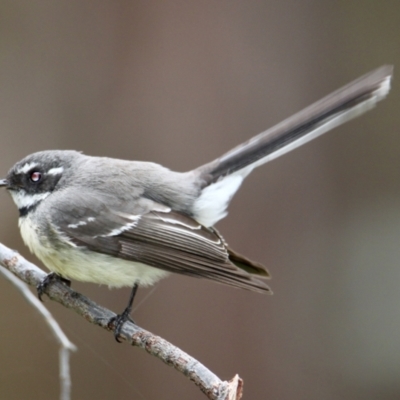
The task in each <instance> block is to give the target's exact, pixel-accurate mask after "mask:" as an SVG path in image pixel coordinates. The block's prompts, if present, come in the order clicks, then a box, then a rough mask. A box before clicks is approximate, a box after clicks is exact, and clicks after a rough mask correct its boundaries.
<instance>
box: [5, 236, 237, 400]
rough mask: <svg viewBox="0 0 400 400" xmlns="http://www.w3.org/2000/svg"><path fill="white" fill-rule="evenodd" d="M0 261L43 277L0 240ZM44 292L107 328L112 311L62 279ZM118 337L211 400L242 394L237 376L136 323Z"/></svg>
mask: <svg viewBox="0 0 400 400" xmlns="http://www.w3.org/2000/svg"><path fill="white" fill-rule="evenodd" d="M0 264H1V265H2V266H4V267H5V268H7V269H8V270H9V271H11V272H12V273H13V274H14V275H16V276H17V277H18V278H20V279H21V280H23V281H24V282H25V283H27V284H29V285H32V286H35V287H36V286H37V285H38V284H39V283H40V282H41V281H42V280H43V279H44V277H45V276H46V274H45V272H44V271H42V270H41V269H40V268H38V267H37V266H36V265H34V264H32V263H30V262H29V261H27V260H26V259H25V258H23V257H22V256H21V255H20V254H18V253H17V252H16V251H13V250H11V249H9V248H8V247H6V246H4V245H3V244H1V243H0ZM45 292H46V294H47V295H48V296H49V298H50V299H51V300H54V301H57V302H58V303H60V304H62V305H63V306H64V307H67V308H70V309H72V310H74V311H75V312H77V313H78V314H79V315H81V316H82V317H84V318H85V319H86V320H87V321H89V322H91V323H92V324H95V325H98V326H100V327H102V328H103V329H106V330H108V331H110V330H111V329H110V327H109V326H108V321H109V320H110V318H111V317H113V316H115V314H114V313H113V312H112V311H110V310H108V309H106V308H104V307H101V306H99V305H98V304H96V303H95V302H93V301H92V300H90V299H89V298H87V297H85V296H83V295H82V294H80V293H78V292H75V291H74V290H72V289H71V288H69V287H67V286H66V285H64V284H63V283H61V282H54V283H52V284H50V285H49V286H48V287H47V288H46V290H45ZM120 338H121V339H123V340H125V341H127V342H128V343H130V344H131V345H132V346H137V347H140V348H142V349H144V350H146V351H147V352H148V353H150V354H152V355H153V356H156V357H158V358H159V359H160V360H162V361H164V362H165V363H166V364H168V365H170V366H172V367H174V368H175V369H176V370H177V371H179V372H181V373H183V374H184V375H185V376H186V377H187V378H189V379H190V380H191V381H192V382H194V384H195V385H197V386H198V387H199V388H200V390H201V391H202V392H203V393H204V394H205V395H206V396H207V397H208V398H209V399H212V400H239V399H240V398H241V397H242V390H243V381H242V379H241V378H239V376H238V375H236V376H234V377H233V378H232V379H231V380H230V381H221V380H220V379H219V378H218V377H217V376H216V375H215V374H213V373H212V372H211V371H210V370H209V369H207V368H206V367H205V366H204V365H202V364H201V363H200V362H199V361H197V360H196V359H194V358H193V357H191V356H190V355H189V354H187V353H185V352H184V351H182V350H180V349H179V348H177V347H176V346H174V345H172V344H171V343H169V342H167V341H166V340H164V339H163V338H161V337H159V336H156V335H153V334H152V333H151V332H148V331H146V330H144V329H142V328H140V327H139V326H137V325H135V324H133V323H131V322H126V323H125V324H124V326H123V328H122V331H121V337H120Z"/></svg>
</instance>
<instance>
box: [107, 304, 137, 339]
mask: <svg viewBox="0 0 400 400" xmlns="http://www.w3.org/2000/svg"><path fill="white" fill-rule="evenodd" d="M130 313H131V308H130V307H127V308H125V310H124V311H123V312H122V313H121V314H118V315H116V316H115V317H112V318H110V320H109V321H108V324H107V326H108V327H109V328H110V329H114V338H115V340H116V341H117V342H118V343H121V340H120V339H119V337H120V335H121V330H122V327H123V325H124V323H125V322H126V321H129V322H132V323H133V324H135V321H134V320H133V319H132V318H131V317H130V315H129V314H130Z"/></svg>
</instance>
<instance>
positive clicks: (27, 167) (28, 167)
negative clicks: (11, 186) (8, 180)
mask: <svg viewBox="0 0 400 400" xmlns="http://www.w3.org/2000/svg"><path fill="white" fill-rule="evenodd" d="M37 165H38V164H37V163H35V162H31V163H25V164H24V165H23V166H22V167H21V168H18V169H17V174H26V173H27V172H29V171H30V170H31V169H32V168H34V167H37Z"/></svg>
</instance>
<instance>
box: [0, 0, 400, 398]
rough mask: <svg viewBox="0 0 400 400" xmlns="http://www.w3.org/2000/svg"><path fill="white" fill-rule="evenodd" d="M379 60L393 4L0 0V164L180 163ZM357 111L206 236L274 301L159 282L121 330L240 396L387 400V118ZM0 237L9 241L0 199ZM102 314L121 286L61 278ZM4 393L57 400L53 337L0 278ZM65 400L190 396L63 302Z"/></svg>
mask: <svg viewBox="0 0 400 400" xmlns="http://www.w3.org/2000/svg"><path fill="white" fill-rule="evenodd" d="M385 63H391V64H395V66H397V67H400V2H398V1H384V2H377V1H337V2H332V1H328V0H318V1H316V0H314V1H302V2H299V1H295V0H292V1H290V0H288V1H277V0H276V1H255V0H254V1H253V0H249V1H213V0H208V1H168V2H167V1H165V2H161V1H122V0H121V1H115V0H114V1H109V0H108V1H78V0H63V1H57V2H53V1H45V0H40V1H35V2H32V1H27V0H25V1H24V0H20V1H18V0H17V1H15V0H13V1H10V0H3V1H2V2H1V3H0V135H1V157H0V171H1V176H4V175H5V174H6V172H7V170H8V168H9V167H11V166H12V165H13V164H14V162H16V161H17V160H19V159H20V158H22V157H23V156H25V155H27V154H29V153H32V152H34V151H38V150H43V149H55V148H60V149H76V150H81V151H83V152H85V153H87V154H92V155H101V156H103V155H104V156H106V155H107V156H111V157H118V158H126V159H138V160H149V161H156V162H159V163H161V164H163V165H165V166H167V167H169V168H171V169H174V170H179V171H185V170H189V169H191V168H194V167H197V166H198V165H200V164H202V163H205V162H208V161H211V160H212V159H213V158H215V157H217V156H219V155H220V154H222V153H223V152H225V151H227V150H229V149H230V148H231V147H233V146H235V145H237V144H239V143H240V142H242V141H244V140H246V139H248V138H250V137H251V136H252V135H255V134H257V133H259V132H261V131H263V130H265V129H266V128H268V127H270V126H272V125H273V124H275V123H277V122H279V121H280V120H282V119H284V118H286V117H288V116H290V115H291V114H292V113H294V112H297V111H299V110H300V109H302V108H303V107H305V106H307V105H309V104H310V103H312V102H313V101H316V100H318V99H319V98H320V97H322V96H324V95H326V94H328V93H329V92H331V91H333V90H335V89H337V88H339V87H340V86H342V85H343V84H346V83H347V82H349V81H351V80H353V79H355V78H357V77H358V76H360V75H362V74H364V73H366V72H368V71H369V70H371V69H374V68H376V67H378V66H380V65H381V64H385ZM398 86H399V85H398V80H397V77H396V69H395V80H394V87H393V90H392V92H391V94H390V96H389V97H388V98H387V100H385V101H384V102H383V103H380V104H379V106H378V107H377V108H376V109H374V110H373V111H371V112H370V113H368V114H366V115H364V116H362V117H361V118H359V119H357V120H354V121H352V122H350V123H348V124H346V125H344V126H342V127H340V128H338V129H336V130H335V131H333V132H330V133H329V134H328V135H325V136H324V137H322V138H319V139H318V140H315V141H313V142H311V143H309V144H307V145H306V146H304V147H301V148H300V149H297V150H296V151H294V152H292V153H289V154H288V155H285V156H284V157H282V158H279V159H278V160H276V161H273V162H271V163H270V164H268V165H266V166H264V167H263V168H261V169H258V170H257V171H255V172H254V173H253V174H252V176H251V177H249V178H248V179H247V181H246V182H245V184H244V185H243V186H242V189H241V191H240V192H239V193H238V194H237V196H236V198H235V199H234V201H233V203H232V205H231V208H230V215H229V218H227V219H226V220H224V221H223V222H222V223H220V224H219V225H218V228H219V229H220V230H221V231H222V233H223V234H224V236H225V238H226V239H227V241H228V242H229V243H230V245H231V246H232V247H233V248H235V249H237V250H238V251H240V252H242V253H244V254H246V255H248V256H249V257H250V258H252V259H255V260H258V261H260V262H263V263H264V264H265V265H267V266H268V267H269V269H270V271H271V273H272V276H273V279H272V281H271V282H270V284H271V287H272V289H273V291H274V296H272V297H271V296H262V295H259V294H254V293H249V292H246V291H240V290H235V289H232V288H229V287H224V286H221V285H218V284H214V283H212V282H208V281H205V280H196V279H193V278H186V277H181V276H172V277H170V278H168V279H166V280H164V281H162V282H161V283H159V284H158V285H157V286H156V288H155V290H153V291H151V290H141V291H140V292H139V300H138V301H137V302H136V304H139V303H140V301H141V300H142V299H144V298H145V297H146V296H147V295H148V294H149V293H150V296H148V297H147V298H146V299H145V301H144V302H143V303H141V304H140V306H139V308H138V309H137V310H136V311H135V313H134V318H135V320H136V321H137V322H138V323H139V324H140V325H142V326H143V327H145V328H146V329H149V330H151V331H153V332H154V333H156V334H159V335H161V336H163V337H164V338H166V339H167V340H169V341H171V342H173V343H174V344H176V345H177V346H179V347H180V348H182V349H183V350H185V351H187V352H188V353H190V354H191V355H193V356H194V357H196V358H198V359H199V360H200V361H201V362H203V363H204V364H205V365H207V366H208V367H209V368H210V369H211V370H212V371H214V372H215V373H216V374H217V375H219V376H220V377H221V378H222V379H230V378H231V377H232V376H233V375H234V374H235V373H239V374H240V375H241V376H242V377H243V379H244V381H245V387H244V390H245V391H244V395H245V396H244V399H256V400H258V399H279V400H280V399H283V400H286V399H324V400H330V399H352V400H356V399H363V400H366V399H379V400H391V399H399V398H400V307H399V306H400V135H399V124H400V112H399V107H398V104H399V100H400V95H399V90H398ZM0 202H1V209H2V212H1V216H0V241H1V242H3V243H5V244H6V245H8V246H10V247H12V248H15V249H18V250H19V251H20V252H21V253H22V254H23V255H25V256H27V257H28V258H29V259H30V260H33V261H35V262H36V261H37V260H36V259H35V258H34V256H32V255H30V254H29V253H28V251H27V250H26V248H25V247H24V245H23V243H22V241H21V239H20V236H19V232H18V228H17V218H18V215H17V210H16V208H15V206H14V205H13V204H12V202H11V199H10V198H9V197H8V195H7V194H6V193H5V192H4V193H0ZM73 287H74V288H75V289H77V290H79V291H81V292H83V293H84V294H86V295H88V296H90V297H92V298H93V299H95V300H96V301H98V302H99V303H101V304H102V305H105V306H107V307H110V308H111V309H113V310H114V311H121V310H122V308H123V307H124V305H125V303H126V301H127V297H128V294H129V290H111V291H110V290H109V289H108V288H107V287H97V286H96V285H93V284H81V283H77V282H73ZM0 293H1V296H0V324H1V340H0V359H1V361H2V362H1V367H0V398H1V399H32V400H35V399H42V400H43V399H56V398H58V396H59V382H58V346H57V343H56V342H55V340H54V338H53V337H52V335H51V334H50V333H49V331H48V328H47V326H45V324H44V322H43V321H42V319H41V317H39V316H38V314H37V313H36V311H34V310H33V309H32V308H31V307H30V306H29V305H28V304H27V303H26V302H25V301H24V300H23V299H22V298H21V296H20V294H19V293H18V292H17V291H16V289H15V288H14V287H13V286H11V284H9V283H8V282H7V281H5V280H4V279H0ZM45 304H46V305H47V306H48V308H49V309H50V310H51V311H52V312H53V313H54V316H55V317H56V318H57V320H58V321H59V322H60V324H61V326H62V327H63V328H64V329H65V331H66V333H67V335H68V336H69V337H70V339H71V340H72V341H73V342H74V343H75V344H76V345H77V346H78V347H79V351H78V352H77V353H76V354H74V355H73V356H72V362H71V368H72V380H73V399H83V400H86V399H111V398H112V399H146V400H150V399H151V400H152V399H199V400H200V399H203V398H205V397H204V396H203V395H202V394H201V393H200V392H199V391H198V389H197V388H196V387H195V386H194V385H193V384H192V383H191V382H189V381H188V380H186V379H185V378H184V377H183V376H182V375H181V374H179V373H177V372H176V371H174V370H173V369H172V368H169V367H168V366H166V365H164V364H163V363H161V362H160V361H159V360H157V359H155V358H153V357H150V356H149V355H147V354H146V353H145V352H143V351H141V350H139V349H135V348H129V347H128V346H127V345H119V344H117V343H116V342H115V341H114V339H113V337H112V335H111V334H109V333H107V332H105V331H102V330H100V329H99V328H97V327H95V326H92V325H90V324H88V323H87V322H85V321H84V320H83V319H82V318H80V317H78V316H77V315H75V314H74V313H72V312H70V311H68V310H66V309H64V308H63V307H61V306H59V305H58V304H53V303H51V302H49V301H46V303H45Z"/></svg>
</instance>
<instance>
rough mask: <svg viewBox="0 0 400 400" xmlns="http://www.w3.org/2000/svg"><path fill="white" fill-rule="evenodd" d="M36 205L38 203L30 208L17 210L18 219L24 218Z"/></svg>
mask: <svg viewBox="0 0 400 400" xmlns="http://www.w3.org/2000/svg"><path fill="white" fill-rule="evenodd" d="M38 204H39V203H36V204H33V205H32V206H29V207H22V208H19V209H18V211H19V216H20V218H21V217H26V216H27V215H28V214H29V213H30V212H31V211H33V210H34V209H35V208H36V207H37V205H38Z"/></svg>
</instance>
